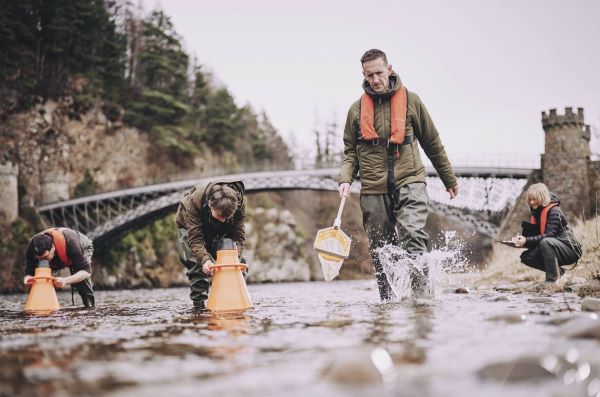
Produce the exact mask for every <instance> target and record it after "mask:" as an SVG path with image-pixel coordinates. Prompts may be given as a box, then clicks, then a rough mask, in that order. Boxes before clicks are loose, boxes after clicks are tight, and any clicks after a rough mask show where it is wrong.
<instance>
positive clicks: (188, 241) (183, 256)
mask: <svg viewBox="0 0 600 397" xmlns="http://www.w3.org/2000/svg"><path fill="white" fill-rule="evenodd" d="M175 221H176V223H177V228H178V230H179V237H178V239H177V248H178V251H179V259H180V260H181V263H183V265H184V266H185V267H186V269H187V276H188V279H189V282H190V298H191V299H192V302H193V303H194V307H195V308H197V309H200V310H202V309H204V305H205V303H204V301H205V300H206V299H207V298H208V289H209V287H210V281H209V278H210V276H211V275H212V271H211V269H210V266H211V265H214V263H215V259H214V258H215V257H216V254H217V252H216V250H217V246H216V245H217V242H218V241H219V240H221V239H223V238H230V239H232V240H233V241H235V243H236V245H237V247H238V249H239V251H240V253H239V256H240V258H241V256H242V251H243V247H244V243H245V242H246V233H245V230H244V225H245V223H246V198H245V197H244V184H243V183H242V182H241V181H215V182H211V183H209V184H208V185H207V186H200V185H198V186H195V187H193V188H192V189H191V190H190V191H189V192H187V193H186V194H185V196H184V197H183V199H182V200H181V202H180V203H179V207H178V208H177V215H176V218H175Z"/></svg>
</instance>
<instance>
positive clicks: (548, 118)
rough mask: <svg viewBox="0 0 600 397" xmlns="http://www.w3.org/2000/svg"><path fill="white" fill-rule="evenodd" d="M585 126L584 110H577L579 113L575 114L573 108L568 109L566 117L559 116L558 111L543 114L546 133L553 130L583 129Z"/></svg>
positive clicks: (552, 110) (566, 109)
mask: <svg viewBox="0 0 600 397" xmlns="http://www.w3.org/2000/svg"><path fill="white" fill-rule="evenodd" d="M584 124H585V122H584V118H583V108H577V113H574V112H573V108H572V107H567V108H565V114H564V115H559V114H557V113H556V109H550V111H549V112H548V113H546V112H542V127H543V128H544V131H546V132H547V131H548V129H552V128H562V127H572V126H581V127H583V126H584Z"/></svg>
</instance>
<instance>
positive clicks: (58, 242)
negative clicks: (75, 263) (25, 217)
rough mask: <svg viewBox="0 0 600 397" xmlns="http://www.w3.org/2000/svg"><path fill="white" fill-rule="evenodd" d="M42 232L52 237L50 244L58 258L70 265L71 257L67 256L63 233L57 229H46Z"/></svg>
mask: <svg viewBox="0 0 600 397" xmlns="http://www.w3.org/2000/svg"><path fill="white" fill-rule="evenodd" d="M42 233H44V234H47V235H49V236H50V237H51V238H52V244H54V248H55V249H56V254H57V255H58V259H60V261H61V262H62V263H64V264H65V265H67V266H71V258H69V257H68V256H67V242H66V240H65V235H64V234H63V233H62V232H61V231H60V230H58V229H56V228H52V229H46V230H44V231H43V232H42Z"/></svg>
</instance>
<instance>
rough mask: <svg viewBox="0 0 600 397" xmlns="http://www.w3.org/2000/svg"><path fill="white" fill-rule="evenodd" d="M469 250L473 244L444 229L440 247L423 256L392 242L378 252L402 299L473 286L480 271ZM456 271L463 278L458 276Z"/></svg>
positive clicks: (390, 281)
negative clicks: (470, 244) (469, 244)
mask: <svg viewBox="0 0 600 397" xmlns="http://www.w3.org/2000/svg"><path fill="white" fill-rule="evenodd" d="M469 252H470V247H468V245H467V244H466V243H465V242H464V240H463V239H462V238H460V237H458V236H457V233H456V232H455V231H447V232H445V233H444V236H443V241H442V242H441V243H440V244H439V245H438V246H434V247H432V250H431V251H429V252H426V253H424V254H423V255H420V256H415V255H414V254H410V253H408V252H407V251H405V250H403V249H401V248H400V247H398V246H395V245H393V244H388V245H384V246H383V247H381V248H378V249H377V250H376V251H375V253H376V254H377V255H378V256H379V260H380V262H381V264H382V267H383V272H384V273H385V275H386V277H387V279H388V281H389V283H390V285H391V287H392V290H393V292H394V295H395V297H396V299H399V300H401V299H404V298H410V297H414V298H433V297H434V295H435V294H436V293H439V292H441V291H442V290H443V289H447V288H450V287H470V286H471V285H472V284H473V282H474V280H475V278H476V273H477V270H476V269H475V267H474V266H472V265H471V263H470V261H469V260H468V254H469ZM457 274H460V277H456V275H457ZM420 285H422V287H421V288H419V286H420ZM413 286H414V288H413Z"/></svg>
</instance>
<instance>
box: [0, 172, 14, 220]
mask: <svg viewBox="0 0 600 397" xmlns="http://www.w3.org/2000/svg"><path fill="white" fill-rule="evenodd" d="M18 176H19V166H18V165H16V164H13V163H11V162H6V163H0V224H5V225H9V224H11V223H12V222H14V221H15V220H16V219H17V217H18V216H19V194H18V191H17V177H18Z"/></svg>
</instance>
